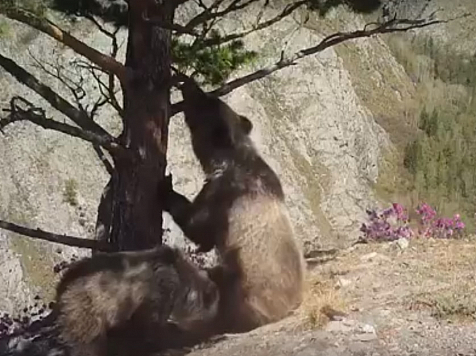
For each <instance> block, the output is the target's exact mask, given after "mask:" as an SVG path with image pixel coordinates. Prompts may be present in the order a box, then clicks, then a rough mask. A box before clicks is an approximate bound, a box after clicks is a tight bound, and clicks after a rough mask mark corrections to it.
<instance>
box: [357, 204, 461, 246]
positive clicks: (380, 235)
mask: <svg viewBox="0 0 476 356" xmlns="http://www.w3.org/2000/svg"><path fill="white" fill-rule="evenodd" d="M415 212H416V213H417V214H418V215H420V219H419V221H418V223H419V227H418V235H420V236H425V237H434V238H451V237H455V236H461V234H462V233H463V229H464V228H465V224H464V222H463V221H461V217H460V215H459V214H455V215H454V216H453V218H452V219H449V218H444V217H437V215H436V211H435V210H434V209H433V208H432V207H431V206H430V205H428V204H426V203H423V204H421V205H419V206H418V207H417V208H416V209H415ZM367 215H368V219H369V223H367V224H365V223H364V224H362V226H361V228H360V231H362V232H363V233H364V239H366V240H375V241H393V240H398V239H400V238H403V237H404V238H410V237H413V236H414V235H415V233H414V232H413V230H412V229H411V228H410V226H409V225H408V224H409V218H408V215H407V213H406V210H405V208H404V207H403V206H402V205H400V204H398V203H393V204H392V206H391V207H390V208H388V209H384V210H382V211H381V212H377V211H376V210H367Z"/></svg>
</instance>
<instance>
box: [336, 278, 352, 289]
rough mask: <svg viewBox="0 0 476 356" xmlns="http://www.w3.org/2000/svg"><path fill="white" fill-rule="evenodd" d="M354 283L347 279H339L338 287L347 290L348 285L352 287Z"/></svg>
mask: <svg viewBox="0 0 476 356" xmlns="http://www.w3.org/2000/svg"><path fill="white" fill-rule="evenodd" d="M351 283H352V282H351V281H350V280H348V279H345V278H339V279H338V280H337V286H338V287H342V288H345V287H347V286H348V285H350V284H351Z"/></svg>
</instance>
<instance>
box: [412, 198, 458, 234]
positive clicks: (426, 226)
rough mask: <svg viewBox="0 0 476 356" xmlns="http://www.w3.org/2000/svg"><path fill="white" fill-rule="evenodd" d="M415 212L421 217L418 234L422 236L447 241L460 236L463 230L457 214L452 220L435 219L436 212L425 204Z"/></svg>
mask: <svg viewBox="0 0 476 356" xmlns="http://www.w3.org/2000/svg"><path fill="white" fill-rule="evenodd" d="M416 212H417V213H418V214H419V215H420V216H421V218H420V228H419V230H418V233H419V234H420V235H423V236H427V237H435V238H444V239H447V238H450V237H452V236H454V235H457V236H460V235H461V234H462V232H463V229H464V228H465V224H464V222H462V221H461V217H460V215H459V214H455V215H454V216H453V219H449V218H442V217H439V218H437V217H436V211H435V210H434V209H433V208H432V207H431V206H429V205H428V204H425V203H423V204H421V205H419V206H418V208H417V209H416Z"/></svg>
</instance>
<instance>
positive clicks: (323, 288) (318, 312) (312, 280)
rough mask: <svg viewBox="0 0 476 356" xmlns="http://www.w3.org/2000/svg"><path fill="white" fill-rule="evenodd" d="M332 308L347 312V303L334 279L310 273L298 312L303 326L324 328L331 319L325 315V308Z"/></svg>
mask: <svg viewBox="0 0 476 356" xmlns="http://www.w3.org/2000/svg"><path fill="white" fill-rule="evenodd" d="M329 307H330V308H332V309H335V310H337V311H341V312H345V310H346V307H345V301H344V299H343V298H342V297H341V295H340V294H339V291H338V289H337V287H336V284H335V281H334V280H333V278H332V277H329V278H326V277H323V276H319V277H318V276H316V275H315V274H312V273H309V274H308V277H307V280H306V284H305V292H304V299H303V302H302V304H301V306H300V308H299V310H298V315H299V316H300V318H301V319H302V321H303V326H304V327H306V328H310V329H316V328H320V327H322V326H324V325H325V324H326V323H327V321H329V318H328V317H327V316H326V315H325V314H324V313H323V308H329Z"/></svg>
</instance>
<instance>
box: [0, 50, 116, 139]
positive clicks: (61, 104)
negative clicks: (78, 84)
mask: <svg viewBox="0 0 476 356" xmlns="http://www.w3.org/2000/svg"><path fill="white" fill-rule="evenodd" d="M0 66H1V67H3V69H5V70H6V71H7V72H8V73H10V74H11V75H13V76H14V77H15V79H16V80H18V81H19V82H20V83H22V84H24V85H26V86H27V87H28V88H30V89H32V90H33V91H34V92H36V93H37V94H38V95H40V96H41V97H42V98H43V99H45V100H46V101H47V102H48V103H49V104H50V105H51V106H52V107H54V108H55V109H56V110H58V111H59V112H61V113H62V114H64V115H65V116H67V117H68V118H69V119H71V120H72V121H73V122H74V123H75V124H77V125H78V126H79V127H81V128H83V129H86V130H89V131H92V132H95V133H97V134H99V135H102V136H109V138H110V139H112V138H113V137H112V136H110V135H109V133H108V132H107V131H106V130H104V129H103V128H102V127H101V126H99V125H98V124H96V123H95V122H94V121H93V120H92V119H91V118H90V117H89V116H87V115H86V113H85V112H82V111H80V110H78V109H77V108H75V107H74V106H73V105H71V104H70V103H69V102H68V101H67V100H66V99H64V98H63V97H61V96H60V95H58V94H57V93H55V92H54V91H53V90H52V89H51V88H50V87H49V86H47V85H45V84H43V83H41V82H40V81H39V80H38V79H36V77H34V76H33V75H32V74H30V73H29V72H27V71H26V70H25V69H23V68H22V67H20V66H19V65H18V64H16V63H15V62H14V61H13V60H11V59H10V58H7V57H4V56H3V55H1V54H0Z"/></svg>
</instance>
